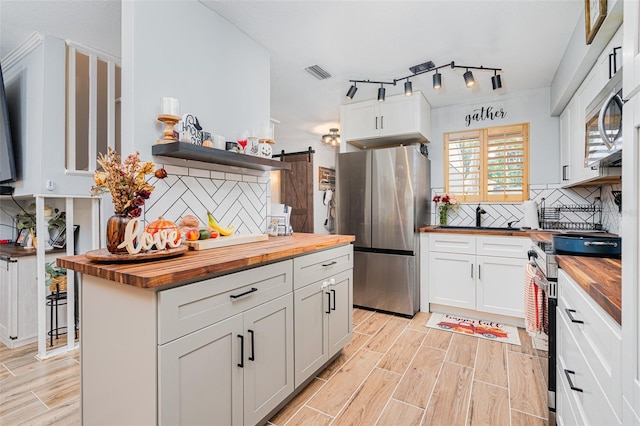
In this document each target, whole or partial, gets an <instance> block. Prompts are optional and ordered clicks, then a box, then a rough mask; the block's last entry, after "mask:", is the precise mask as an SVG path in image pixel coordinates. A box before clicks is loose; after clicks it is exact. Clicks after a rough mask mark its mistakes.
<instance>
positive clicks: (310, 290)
mask: <svg viewBox="0 0 640 426" xmlns="http://www.w3.org/2000/svg"><path fill="white" fill-rule="evenodd" d="M323 265H325V266H323ZM311 272H315V273H314V275H313V276H314V278H315V279H316V280H317V281H314V282H312V283H311V284H309V283H308V282H307V281H309V280H310V279H312V278H311V277H312V275H310V273H311ZM294 277H295V287H296V290H295V291H294V307H295V319H294V324H295V327H294V328H295V385H296V387H298V386H300V385H301V384H302V383H304V382H305V381H306V380H307V379H308V378H309V377H310V376H311V375H312V374H313V373H315V372H316V371H317V370H318V369H320V368H321V367H322V366H323V365H324V364H325V363H326V362H327V361H328V360H329V359H331V357H333V356H334V355H335V354H337V353H338V352H339V351H340V349H342V347H343V346H344V345H345V344H346V343H347V342H348V341H349V340H351V336H352V332H353V330H352V329H353V319H352V315H351V312H352V307H353V251H352V249H351V246H345V247H340V248H337V249H332V250H327V251H324V252H319V253H315V254H310V255H307V256H301V257H299V258H296V259H294Z"/></svg>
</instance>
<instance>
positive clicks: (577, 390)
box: [564, 368, 584, 392]
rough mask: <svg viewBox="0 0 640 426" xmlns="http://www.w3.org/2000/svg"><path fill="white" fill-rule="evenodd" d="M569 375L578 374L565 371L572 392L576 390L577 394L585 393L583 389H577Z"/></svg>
mask: <svg viewBox="0 0 640 426" xmlns="http://www.w3.org/2000/svg"><path fill="white" fill-rule="evenodd" d="M569 374H576V372H575V371H571V370H567V369H566V368H565V369H564V375H565V376H567V381H568V382H569V387H570V388H571V390H574V391H576V392H584V391H583V390H582V389H580V388H577V387H575V386H574V385H573V382H572V381H571V376H569Z"/></svg>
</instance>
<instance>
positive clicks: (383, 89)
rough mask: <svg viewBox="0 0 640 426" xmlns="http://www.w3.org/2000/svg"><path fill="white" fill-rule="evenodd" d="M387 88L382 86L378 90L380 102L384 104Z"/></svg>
mask: <svg viewBox="0 0 640 426" xmlns="http://www.w3.org/2000/svg"><path fill="white" fill-rule="evenodd" d="M385 91H386V90H385V88H384V86H383V85H382V84H381V85H380V88H379V89H378V102H384V93H385Z"/></svg>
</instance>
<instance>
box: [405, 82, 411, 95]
mask: <svg viewBox="0 0 640 426" xmlns="http://www.w3.org/2000/svg"><path fill="white" fill-rule="evenodd" d="M404 94H405V96H411V95H412V94H413V87H412V84H411V82H410V81H409V79H407V81H405V83H404Z"/></svg>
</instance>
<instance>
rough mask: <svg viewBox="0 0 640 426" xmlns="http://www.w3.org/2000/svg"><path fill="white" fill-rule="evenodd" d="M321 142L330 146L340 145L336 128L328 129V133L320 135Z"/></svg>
mask: <svg viewBox="0 0 640 426" xmlns="http://www.w3.org/2000/svg"><path fill="white" fill-rule="evenodd" d="M322 143H323V144H325V145H328V146H331V147H334V146H338V145H340V135H339V134H338V129H336V128H331V129H329V134H326V135H323V136H322Z"/></svg>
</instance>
